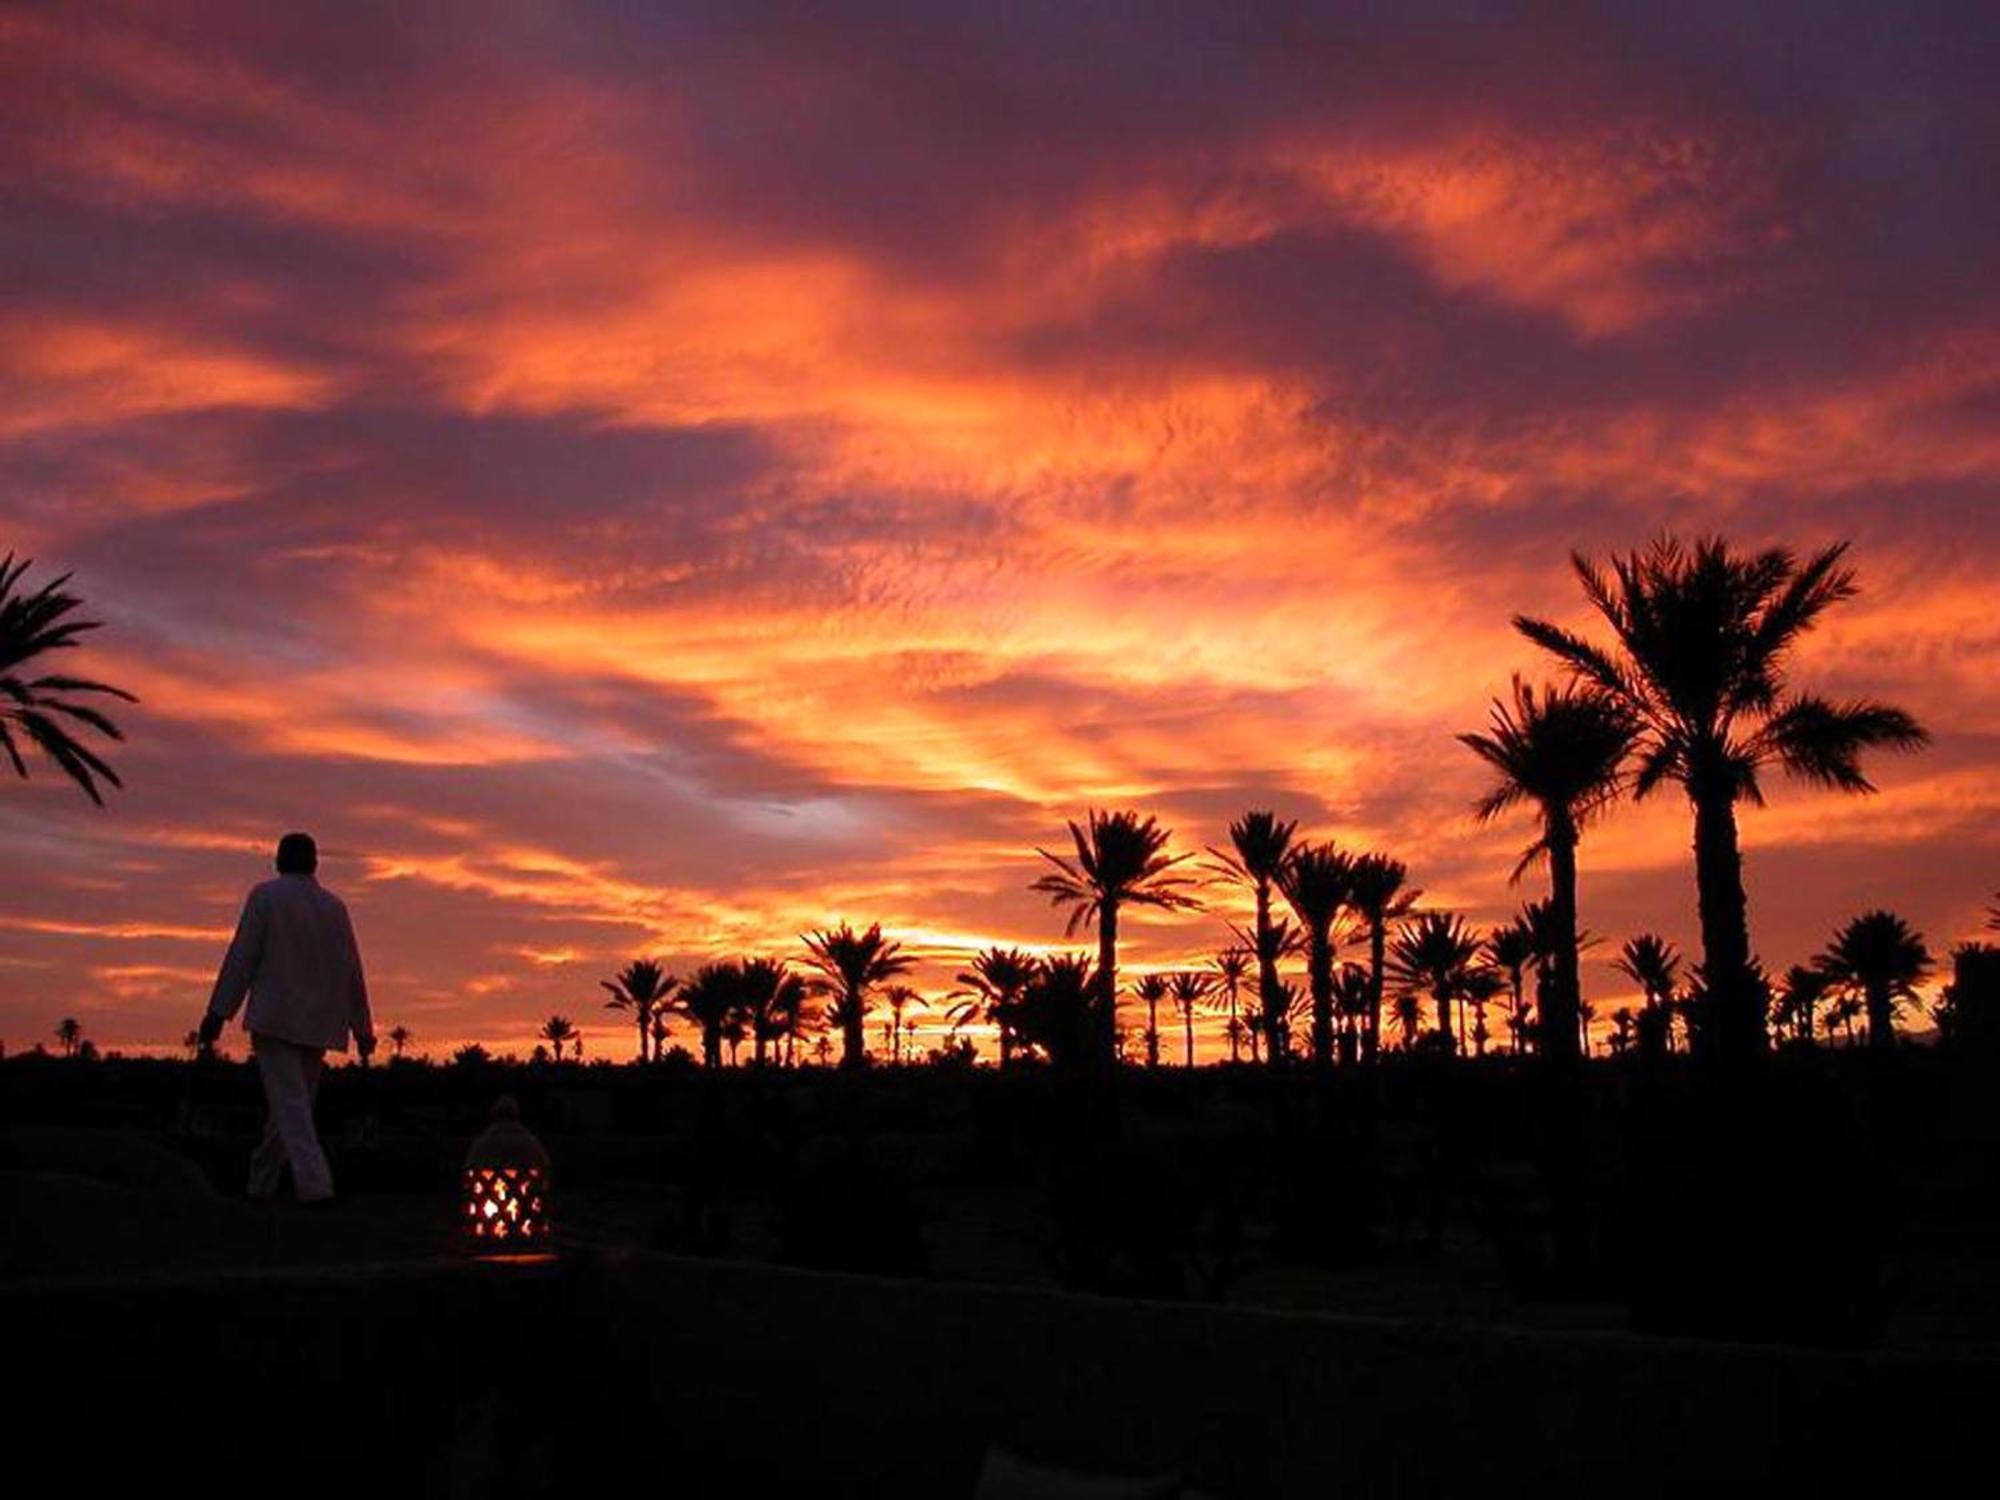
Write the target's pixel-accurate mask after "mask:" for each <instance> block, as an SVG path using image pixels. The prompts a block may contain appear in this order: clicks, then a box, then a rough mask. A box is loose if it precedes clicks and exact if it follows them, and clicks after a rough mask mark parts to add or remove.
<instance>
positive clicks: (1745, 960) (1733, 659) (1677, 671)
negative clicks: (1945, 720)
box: [1514, 536, 1928, 1065]
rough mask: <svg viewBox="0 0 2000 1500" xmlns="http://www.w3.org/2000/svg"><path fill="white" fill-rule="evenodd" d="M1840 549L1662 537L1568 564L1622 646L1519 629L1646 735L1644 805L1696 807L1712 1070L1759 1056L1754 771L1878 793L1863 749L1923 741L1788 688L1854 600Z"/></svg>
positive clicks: (1535, 624)
mask: <svg viewBox="0 0 2000 1500" xmlns="http://www.w3.org/2000/svg"><path fill="white" fill-rule="evenodd" d="M1846 553H1847V547H1846V544H1845V543H1842V544H1839V545H1836V546H1832V547H1826V548H1823V549H1821V550H1820V551H1818V552H1816V553H1814V554H1813V555H1812V556H1811V557H1809V558H1807V559H1805V560H1804V561H1801V560H1800V559H1799V558H1798V557H1797V556H1795V555H1794V554H1793V553H1792V552H1791V551H1789V550H1788V549H1785V548H1782V547H1774V548H1769V549H1767V550H1765V551H1762V552H1757V553H1752V554H1746V553H1739V552H1734V551H1732V550H1731V549H1730V548H1729V546H1728V544H1727V543H1726V542H1724V541H1723V540H1722V539H1721V538H1719V537H1710V538H1703V539H1701V540H1699V541H1696V542H1695V543H1693V544H1692V545H1688V544H1684V543H1682V542H1680V541H1678V540H1676V539H1674V538H1673V537H1670V536H1663V537H1661V538H1660V539H1659V540H1657V541H1655V542H1653V543H1651V544H1650V545H1648V546H1647V547H1646V548H1645V549H1644V550H1642V551H1635V552H1632V553H1629V554H1627V555H1624V556H1614V557H1612V559H1611V563H1610V572H1609V574H1607V573H1606V572H1605V571H1604V570H1603V569H1601V568H1600V567H1598V566H1597V564H1595V563H1593V562H1591V561H1590V560H1589V559H1588V558H1586V557H1584V556H1583V555H1582V554H1581V553H1576V554H1572V558H1571V561H1572V563H1573V564H1574V566H1575V569H1576V575H1577V578H1578V580H1579V581H1580V582H1581V583H1582V586H1583V592H1584V595H1585V597H1586V598H1588V599H1589V601H1590V603H1591V604H1592V606H1594V607H1595V609H1596V610H1597V612H1598V613H1599V614H1600V615H1602V616H1603V618H1604V620H1605V622H1606V623H1607V624H1608V625H1609V626H1610V627H1611V630H1612V634H1613V635H1614V636H1615V637H1616V639H1617V644H1616V645H1615V646H1614V647H1611V648H1609V649H1606V648H1605V647H1602V646H1599V645H1598V644H1596V643H1595V642H1593V641H1591V640H1588V639H1586V638H1585V637H1584V636H1581V635H1579V634H1577V633H1576V632H1574V631H1571V630H1567V629H1565V628H1563V627H1562V626H1560V625H1555V624H1552V623H1550V622H1549V621H1547V620H1539V619H1534V618H1532V617H1530V616H1527V615H1516V616H1515V617H1514V625H1515V628H1516V629H1517V630H1519V631H1520V632H1521V633H1522V634H1523V635H1525V636H1526V637H1527V638H1528V639H1529V640H1531V641H1533V642H1534V643H1535V644H1536V645H1538V646H1540V647H1542V648H1543V649H1544V650H1546V651H1548V652H1549V653H1550V654H1551V655H1553V656H1554V657H1555V658H1556V659H1557V660H1558V661H1560V662H1562V663H1563V664H1564V665H1565V666H1567V667H1568V668H1569V669H1570V671H1571V672H1572V673H1574V674H1575V675H1576V677H1577V678H1578V679H1579V680H1581V681H1583V682H1586V683H1588V684H1590V685H1591V686H1593V687H1595V688H1597V689H1598V690H1599V691H1601V692H1604V693H1606V694H1608V695H1610V696H1611V697H1612V698H1613V699H1615V700H1616V701H1617V702H1618V703H1619V704H1620V705H1621V706H1622V707H1623V708H1624V709H1625V710H1626V712H1627V713H1629V714H1630V715H1631V716H1632V718H1633V720H1634V721H1635V723H1636V724H1637V725H1638V731H1639V733H1638V742H1637V754H1638V766H1637V771H1636V773H1635V776H1634V779H1633V790H1634V792H1635V793H1636V795H1638V796H1640V797H1645V796H1647V795H1648V794H1649V793H1651V792H1653V791H1655V790H1657V789H1658V788H1659V787H1661V786H1663V785H1665V784H1666V783H1668V782H1673V783H1675V784H1677V785H1679V786H1680V787H1681V788H1682V789H1683V790H1684V791H1685V792H1686V793H1687V797H1688V800H1689V802H1690V803H1691V804H1692V806H1693V809H1694V851H1695V886H1696V891H1697V897H1698V905H1699V909H1700V916H1701V949H1702V970H1703V973H1704V975H1705V976H1706V981H1707V983H1706V993H1707V995H1708V1001H1707V1004H1708V1006H1709V1008H1710V1010H1711V1011H1712V1012H1713V1014H1712V1016H1711V1018H1710V1020H1709V1021H1708V1022H1705V1023H1704V1024H1702V1025H1701V1026H1700V1027H1699V1028H1698V1033H1699V1035H1700V1036H1701V1037H1702V1038H1704V1039H1705V1040H1706V1041H1707V1042H1708V1043H1710V1044H1712V1046H1713V1049H1714V1053H1715V1055H1716V1057H1717V1058H1718V1059H1719V1060H1722V1061H1724V1062H1725V1063H1728V1064H1732V1065H1734V1064H1740V1063H1742V1062H1744V1061H1746V1060H1747V1059H1749V1058H1751V1057H1754V1056H1755V1055H1756V1054H1757V1053H1759V1052H1761V1051H1762V1049H1763V1045H1764V1012H1763V1009H1762V996H1763V994H1764V993H1765V991H1764V987H1763V986H1760V985H1759V984H1758V983H1757V979H1756V975H1755V974H1754V972H1753V970H1752V954H1751V947H1750V919H1749V908H1748V903H1747V901H1746V899H1745V897H1744V893H1743V855H1742V850H1741V847H1740V845H1739V843H1738V840H1737V828H1736V805H1737V804H1738V803H1739V802H1745V801H1747V802H1749V803H1751V804H1752V805H1757V804H1760V803H1761V802H1762V801H1763V791H1762V787H1761V784H1760V774H1761V773H1762V772H1763V771H1764V770H1765V769H1767V768H1769V767H1771V766H1777V767H1780V768H1781V769H1783V770H1785V771H1788V772H1790V773H1792V774H1793V775H1797V776H1801V777H1804V778H1805V779H1806V780H1808V781H1810V782H1814V783H1816V784H1818V785H1821V786H1828V787H1833V788H1835V789H1837V790H1840V791H1845V792H1856V793H1862V792H1871V791H1873V790H1874V787H1873V786H1872V785H1871V784H1870V782H1869V781H1868V778H1867V777H1866V776H1865V775H1864V774H1863V773H1862V767H1861V760H1862V753H1863V752H1864V751H1866V750H1869V749H1874V748H1885V749H1890V750H1914V749H1917V748H1919V747H1920V746H1922V745H1924V744H1925V743H1927V741H1928V736H1927V735H1926V734H1925V732H1924V730H1923V729H1922V727H1921V726H1920V725H1918V723H1917V721H1916V720H1915V719H1913V718H1911V717H1910V715H1909V714H1907V713H1905V712H1904V711H1903V710H1901V709H1899V708H1895V707H1892V706H1890V705H1888V704H1884V703H1877V702H1873V701H1870V700H1866V699H1856V700H1853V701H1850V702H1844V703H1836V702H1833V701H1831V700H1828V699H1825V698H1820V697H1815V696H1812V695H1809V694H1803V693H1796V692H1793V691H1790V689H1789V685H1788V683H1787V680H1786V679H1787V669H1788V667H1789V666H1790V660H1791V654H1792V651H1793V648H1794V647H1796V646H1797V644H1798V643H1799V641H1800V639H1801V638H1803V637H1804V636H1805V634H1806V633H1807V632H1808V631H1809V630H1811V629H1812V627H1813V626H1814V625H1815V624H1817V623H1818V622H1819V620H1820V617H1821V616H1823V615H1824V614H1825V613H1826V612H1827V611H1828V610H1829V609H1831V608H1832V607H1833V606H1834V605H1836V604H1839V603H1842V602H1843V601H1845V600H1847V599H1851V598H1852V597H1853V596H1854V593H1855V583H1854V573H1853V570H1852V569H1850V568H1848V567H1846V566H1844V565H1843V562H1842V559H1843V558H1844V557H1845V556H1846Z"/></svg>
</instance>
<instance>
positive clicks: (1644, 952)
mask: <svg viewBox="0 0 2000 1500" xmlns="http://www.w3.org/2000/svg"><path fill="white" fill-rule="evenodd" d="M1616 966H1617V969H1618V972H1619V973H1621V974H1623V975H1624V976H1625V977H1626V978H1627V979H1629V980H1631V981H1632V982H1633V983H1634V984H1636V985H1638V986H1639V988H1640V989H1642V990H1644V991H1645V992H1646V998H1647V999H1649V1000H1661V1001H1668V1000H1672V999H1673V998H1674V989H1675V987H1676V986H1677V985H1678V984H1679V983H1680V970H1681V956H1680V954H1679V953H1678V952H1677V951H1676V950H1675V948H1674V945H1673V944H1672V943H1670V942H1668V941H1667V940H1666V939H1665V938H1663V937H1661V936H1660V935H1659V934H1658V933H1656V932H1642V933H1640V934H1639V935H1638V936H1637V937H1635V938H1631V939H1629V940H1628V941H1627V942H1626V944H1625V946H1624V948H1623V949H1621V950H1620V952H1619V955H1618V959H1617V965H1616Z"/></svg>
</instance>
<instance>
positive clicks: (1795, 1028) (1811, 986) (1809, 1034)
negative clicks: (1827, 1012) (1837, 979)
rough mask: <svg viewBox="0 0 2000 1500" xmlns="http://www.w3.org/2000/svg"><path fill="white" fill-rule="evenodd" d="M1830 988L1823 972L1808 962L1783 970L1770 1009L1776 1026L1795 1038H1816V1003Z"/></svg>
mask: <svg viewBox="0 0 2000 1500" xmlns="http://www.w3.org/2000/svg"><path fill="white" fill-rule="evenodd" d="M1832 987H1833V981H1832V980H1831V979H1829V978H1828V977H1827V974H1826V971H1825V970H1824V969H1820V968H1816V967H1814V966H1813V965H1811V964H1793V965H1792V966H1791V967H1790V968H1789V969H1787V970H1785V978H1784V982H1783V984H1781V985H1780V986H1779V989H1778V997H1777V1002H1776V1004H1775V1005H1774V1006H1773V1009H1772V1016H1773V1018H1774V1019H1775V1020H1776V1021H1777V1023H1778V1026H1779V1028H1780V1029H1781V1030H1783V1031H1785V1032H1789V1033H1790V1035H1791V1037H1792V1039H1793V1040H1794V1041H1800V1042H1812V1041H1816V1040H1818V1012H1819V1005H1820V1002H1821V1001H1822V1000H1824V999H1825V998H1826V994H1827V991H1828V990H1829V989H1831V988H1832Z"/></svg>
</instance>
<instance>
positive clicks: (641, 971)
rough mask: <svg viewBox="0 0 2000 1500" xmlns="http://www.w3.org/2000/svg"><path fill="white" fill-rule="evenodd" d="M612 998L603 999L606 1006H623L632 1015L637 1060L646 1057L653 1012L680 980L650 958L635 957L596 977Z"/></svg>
mask: <svg viewBox="0 0 2000 1500" xmlns="http://www.w3.org/2000/svg"><path fill="white" fill-rule="evenodd" d="M597 982H598V983H599V984H600V985H602V986H603V987H604V988H605V989H606V990H607V991H609V992H610V995H611V998H610V999H609V1000H607V1001H605V1002H604V1008H605V1009H606V1010H624V1011H630V1012H631V1013H632V1019H633V1020H634V1021H635V1022H637V1023H638V1027H639V1061H640V1062H645V1061H646V1060H647V1055H648V1054H647V1051H646V1044H647V1042H648V1041H649V1040H650V1039H651V1037H652V1032H653V1013H654V1012H655V1011H657V1010H659V1009H660V1008H661V1007H662V1006H664V1005H665V1004H666V1003H667V999H668V997H669V996H671V995H672V994H673V992H674V986H676V985H678V984H679V983H680V981H679V980H678V979H676V978H675V977H674V976H673V975H671V974H669V973H668V972H667V971H666V969H665V967H663V966H662V965H661V964H659V963H658V962H656V961H655V960H653V959H650V958H639V959H634V960H633V961H632V962H631V963H629V964H627V965H626V966H625V967H624V968H622V969H620V970H619V971H618V973H617V974H616V975H615V976H614V977H613V978H610V979H600V980H598V981H597Z"/></svg>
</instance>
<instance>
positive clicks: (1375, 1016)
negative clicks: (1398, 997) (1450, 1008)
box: [1361, 916, 1389, 1063]
mask: <svg viewBox="0 0 2000 1500" xmlns="http://www.w3.org/2000/svg"><path fill="white" fill-rule="evenodd" d="M1388 947H1389V923H1388V919H1387V918H1385V917H1380V916H1377V917H1371V918H1370V919H1369V921H1368V1015H1367V1017H1366V1020H1367V1023H1368V1029H1367V1030H1366V1032H1365V1033H1363V1035H1362V1038H1361V1055H1362V1057H1363V1058H1364V1059H1366V1060H1367V1061H1369V1062H1371V1063H1372V1062H1373V1061H1375V1054H1376V1052H1377V1051H1378V1050H1379V1049H1380V1047H1381V1044H1382V970H1383V967H1384V965H1385V964H1386V963H1387V961H1388Z"/></svg>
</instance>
